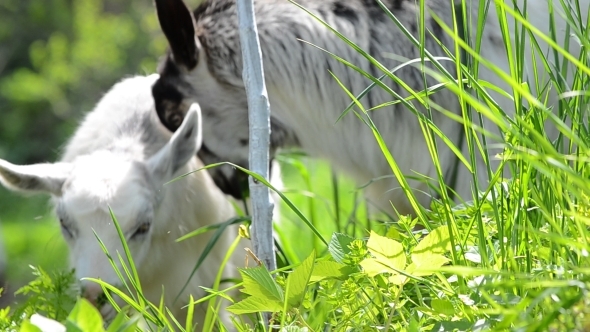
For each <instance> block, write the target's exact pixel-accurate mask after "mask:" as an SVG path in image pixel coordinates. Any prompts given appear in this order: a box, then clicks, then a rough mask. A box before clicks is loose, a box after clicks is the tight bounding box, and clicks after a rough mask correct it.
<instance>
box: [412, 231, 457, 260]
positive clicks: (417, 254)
mask: <svg viewBox="0 0 590 332" xmlns="http://www.w3.org/2000/svg"><path fill="white" fill-rule="evenodd" d="M449 250H451V240H450V237H449V229H448V228H447V227H446V226H441V227H438V228H435V229H433V230H432V231H431V232H430V234H428V235H426V236H425V237H424V238H423V239H422V241H420V243H418V245H417V246H416V247H415V248H414V251H413V252H412V261H414V262H416V261H427V260H428V258H422V257H421V256H423V255H432V254H444V253H446V252H448V251H449Z"/></svg>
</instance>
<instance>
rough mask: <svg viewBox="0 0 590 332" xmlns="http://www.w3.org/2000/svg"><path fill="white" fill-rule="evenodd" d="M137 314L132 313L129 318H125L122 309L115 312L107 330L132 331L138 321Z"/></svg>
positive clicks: (109, 331) (113, 331)
mask: <svg viewBox="0 0 590 332" xmlns="http://www.w3.org/2000/svg"><path fill="white" fill-rule="evenodd" d="M139 317H140V316H139V315H134V316H133V317H131V318H127V317H126V315H125V312H124V311H121V312H119V313H118V314H117V316H116V317H115V319H113V321H112V322H111V324H110V325H109V328H108V329H107V332H132V331H135V330H136V328H137V323H139Z"/></svg>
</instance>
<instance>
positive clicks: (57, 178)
mask: <svg viewBox="0 0 590 332" xmlns="http://www.w3.org/2000/svg"><path fill="white" fill-rule="evenodd" d="M71 171H72V164H70V163H55V164H35V165H26V166H19V165H13V164H11V163H9V162H7V161H5V160H2V159H0V183H2V184H3V185H4V186H5V187H6V188H8V189H11V190H15V191H21V192H25V193H51V194H53V195H56V196H61V194H62V187H63V184H64V182H65V181H66V180H67V178H68V177H69V175H70V173H71Z"/></svg>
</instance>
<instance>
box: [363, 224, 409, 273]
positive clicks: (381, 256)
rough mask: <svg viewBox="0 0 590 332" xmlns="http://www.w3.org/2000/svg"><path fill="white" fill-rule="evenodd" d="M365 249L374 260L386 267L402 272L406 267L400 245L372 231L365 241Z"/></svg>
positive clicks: (404, 256) (402, 249)
mask: <svg viewBox="0 0 590 332" xmlns="http://www.w3.org/2000/svg"><path fill="white" fill-rule="evenodd" d="M367 249H368V250H369V252H370V253H371V254H372V255H373V256H375V259H376V260H377V261H378V262H379V263H381V264H383V265H385V266H388V267H391V268H393V269H397V270H402V269H403V268H405V267H406V254H405V253H404V247H403V246H402V244H401V243H399V242H397V241H395V240H392V239H389V238H386V237H385V236H381V235H379V234H377V233H375V232H373V231H371V235H370V236H369V241H367Z"/></svg>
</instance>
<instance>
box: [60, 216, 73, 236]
mask: <svg viewBox="0 0 590 332" xmlns="http://www.w3.org/2000/svg"><path fill="white" fill-rule="evenodd" d="M59 224H60V226H61V232H62V234H63V235H64V236H66V237H69V238H73V237H74V234H73V233H72V231H70V229H69V228H68V226H67V225H66V224H65V222H64V220H63V219H62V218H60V219H59Z"/></svg>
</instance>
